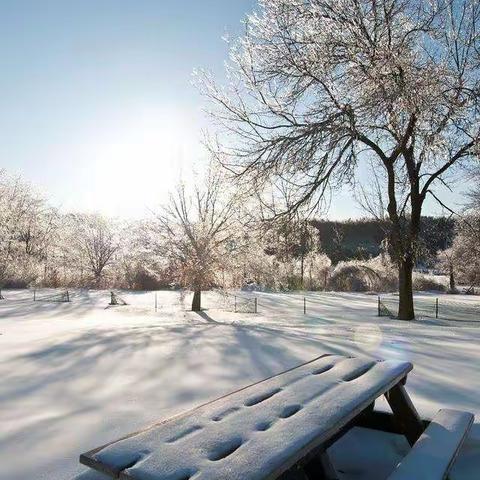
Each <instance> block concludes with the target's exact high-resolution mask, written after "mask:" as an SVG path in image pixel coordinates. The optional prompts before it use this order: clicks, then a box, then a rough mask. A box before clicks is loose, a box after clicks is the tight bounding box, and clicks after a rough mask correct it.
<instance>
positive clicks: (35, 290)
mask: <svg viewBox="0 0 480 480" xmlns="http://www.w3.org/2000/svg"><path fill="white" fill-rule="evenodd" d="M35 292H36V290H35V289H33V301H35Z"/></svg>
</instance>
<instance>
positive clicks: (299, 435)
mask: <svg viewBox="0 0 480 480" xmlns="http://www.w3.org/2000/svg"><path fill="white" fill-rule="evenodd" d="M411 368H412V365H411V364H409V363H400V362H374V361H371V360H368V359H353V358H346V357H342V356H338V355H331V356H329V357H323V358H321V359H318V360H316V361H314V362H309V363H308V364H306V365H302V366H301V367H297V368H296V369H293V370H290V371H289V372H287V373H286V374H282V375H279V376H276V377H273V378H271V379H269V380H268V381H265V382H260V383H257V384H255V388H251V387H248V388H245V389H242V390H240V391H238V392H236V393H234V394H232V395H229V396H226V397H223V398H222V399H219V400H216V401H214V402H210V403H208V404H206V405H204V406H203V407H201V408H197V409H195V410H193V411H191V412H189V414H184V415H180V416H177V417H174V418H173V419H170V420H167V421H166V422H164V423H161V424H157V425H155V426H154V427H151V428H149V429H148V430H145V431H143V432H141V433H139V434H137V435H135V436H133V437H131V436H130V437H127V438H126V439H125V440H122V441H118V442H114V443H112V444H110V445H109V446H107V447H105V448H99V449H95V450H94V451H93V452H94V453H92V452H89V453H87V454H84V455H83V456H82V460H83V461H82V463H86V462H88V464H89V465H90V466H93V468H97V469H99V470H100V468H102V470H103V471H105V470H104V469H105V468H108V469H111V471H112V473H113V474H114V475H118V473H119V474H120V475H119V476H120V478H123V479H143V478H150V479H159V480H163V479H165V478H170V476H171V475H174V476H175V475H177V474H179V472H187V471H188V472H193V471H195V472H197V473H196V474H195V475H196V477H197V476H198V478H199V479H203V478H205V479H206V478H208V479H209V480H215V479H221V478H223V479H224V478H225V472H228V478H229V479H232V480H234V479H240V478H242V479H252V480H255V479H276V478H278V477H279V476H280V475H282V474H283V473H284V472H285V471H287V470H288V469H290V468H291V467H292V466H293V465H295V464H296V463H297V462H299V461H300V460H301V459H303V458H305V457H307V456H308V455H309V453H310V452H313V451H314V450H316V449H318V448H320V447H322V446H323V445H326V444H328V442H329V440H330V439H332V438H334V437H335V436H336V435H337V434H338V433H339V432H341V431H342V429H344V428H345V427H346V426H347V425H348V424H349V423H350V422H351V421H352V420H353V419H354V418H355V417H356V416H357V415H358V414H359V413H361V412H362V411H363V410H365V409H366V408H367V407H368V406H369V405H371V404H372V402H373V401H374V400H375V398H377V397H378V396H380V395H382V394H384V393H385V392H386V391H387V390H389V389H391V388H392V387H393V386H394V385H396V384H397V383H398V382H400V381H401V380H402V378H404V377H405V375H406V374H407V373H408V372H409V371H410V370H411ZM179 434H180V437H182V440H181V443H178V444H177V443H176V440H175V438H177V436H178V435H179ZM180 437H179V438H180ZM219 449H220V450H221V451H220V452H217V450H219ZM180 451H181V455H179V452H180ZM212 458H213V460H212ZM217 458H219V460H220V459H221V461H217ZM131 465H133V466H131ZM114 475H111V476H112V477H114ZM114 478H115V477H114Z"/></svg>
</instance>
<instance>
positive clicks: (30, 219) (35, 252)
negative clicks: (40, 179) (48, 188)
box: [0, 170, 57, 285]
mask: <svg viewBox="0 0 480 480" xmlns="http://www.w3.org/2000/svg"><path fill="white" fill-rule="evenodd" d="M56 219H57V213H56V211H55V210H54V209H52V208H51V207H49V206H48V205H47V203H46V201H45V199H44V198H43V197H42V196H41V195H40V194H39V193H38V192H37V191H35V189H34V188H33V187H32V186H31V185H30V184H28V183H26V182H24V181H23V180H22V179H21V178H14V177H11V176H9V175H7V174H6V172H5V171H2V170H0V285H1V284H2V283H3V282H5V281H8V280H13V281H16V282H18V281H19V282H22V283H29V282H30V281H33V280H35V279H36V278H37V277H38V275H39V274H40V270H41V268H42V263H44V262H45V259H46V256H47V250H48V247H49V245H50V243H51V241H52V236H53V233H54V231H55V229H56Z"/></svg>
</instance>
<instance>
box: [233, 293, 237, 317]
mask: <svg viewBox="0 0 480 480" xmlns="http://www.w3.org/2000/svg"><path fill="white" fill-rule="evenodd" d="M234 299H235V300H234V307H233V311H234V312H235V313H237V296H236V295H235V296H234Z"/></svg>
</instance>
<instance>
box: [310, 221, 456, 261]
mask: <svg viewBox="0 0 480 480" xmlns="http://www.w3.org/2000/svg"><path fill="white" fill-rule="evenodd" d="M312 225H313V226H314V227H316V228H317V230H318V233H319V239H320V243H321V247H322V251H323V252H325V253H326V254H327V255H328V256H329V257H330V259H331V260H332V262H333V263H337V262H339V261H342V260H352V259H366V258H370V257H375V256H377V255H379V254H380V251H381V243H382V241H383V240H384V238H385V230H384V226H383V225H382V223H381V222H380V221H378V220H373V219H358V220H347V221H343V222H337V221H323V220H313V221H312ZM454 226H455V222H454V220H453V219H451V218H447V217H422V229H421V233H420V247H419V253H418V262H417V263H418V264H421V265H424V266H431V264H432V262H433V259H434V256H435V254H436V252H437V251H438V250H443V249H445V248H448V247H449V246H450V245H451V242H452V238H453V231H454Z"/></svg>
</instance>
